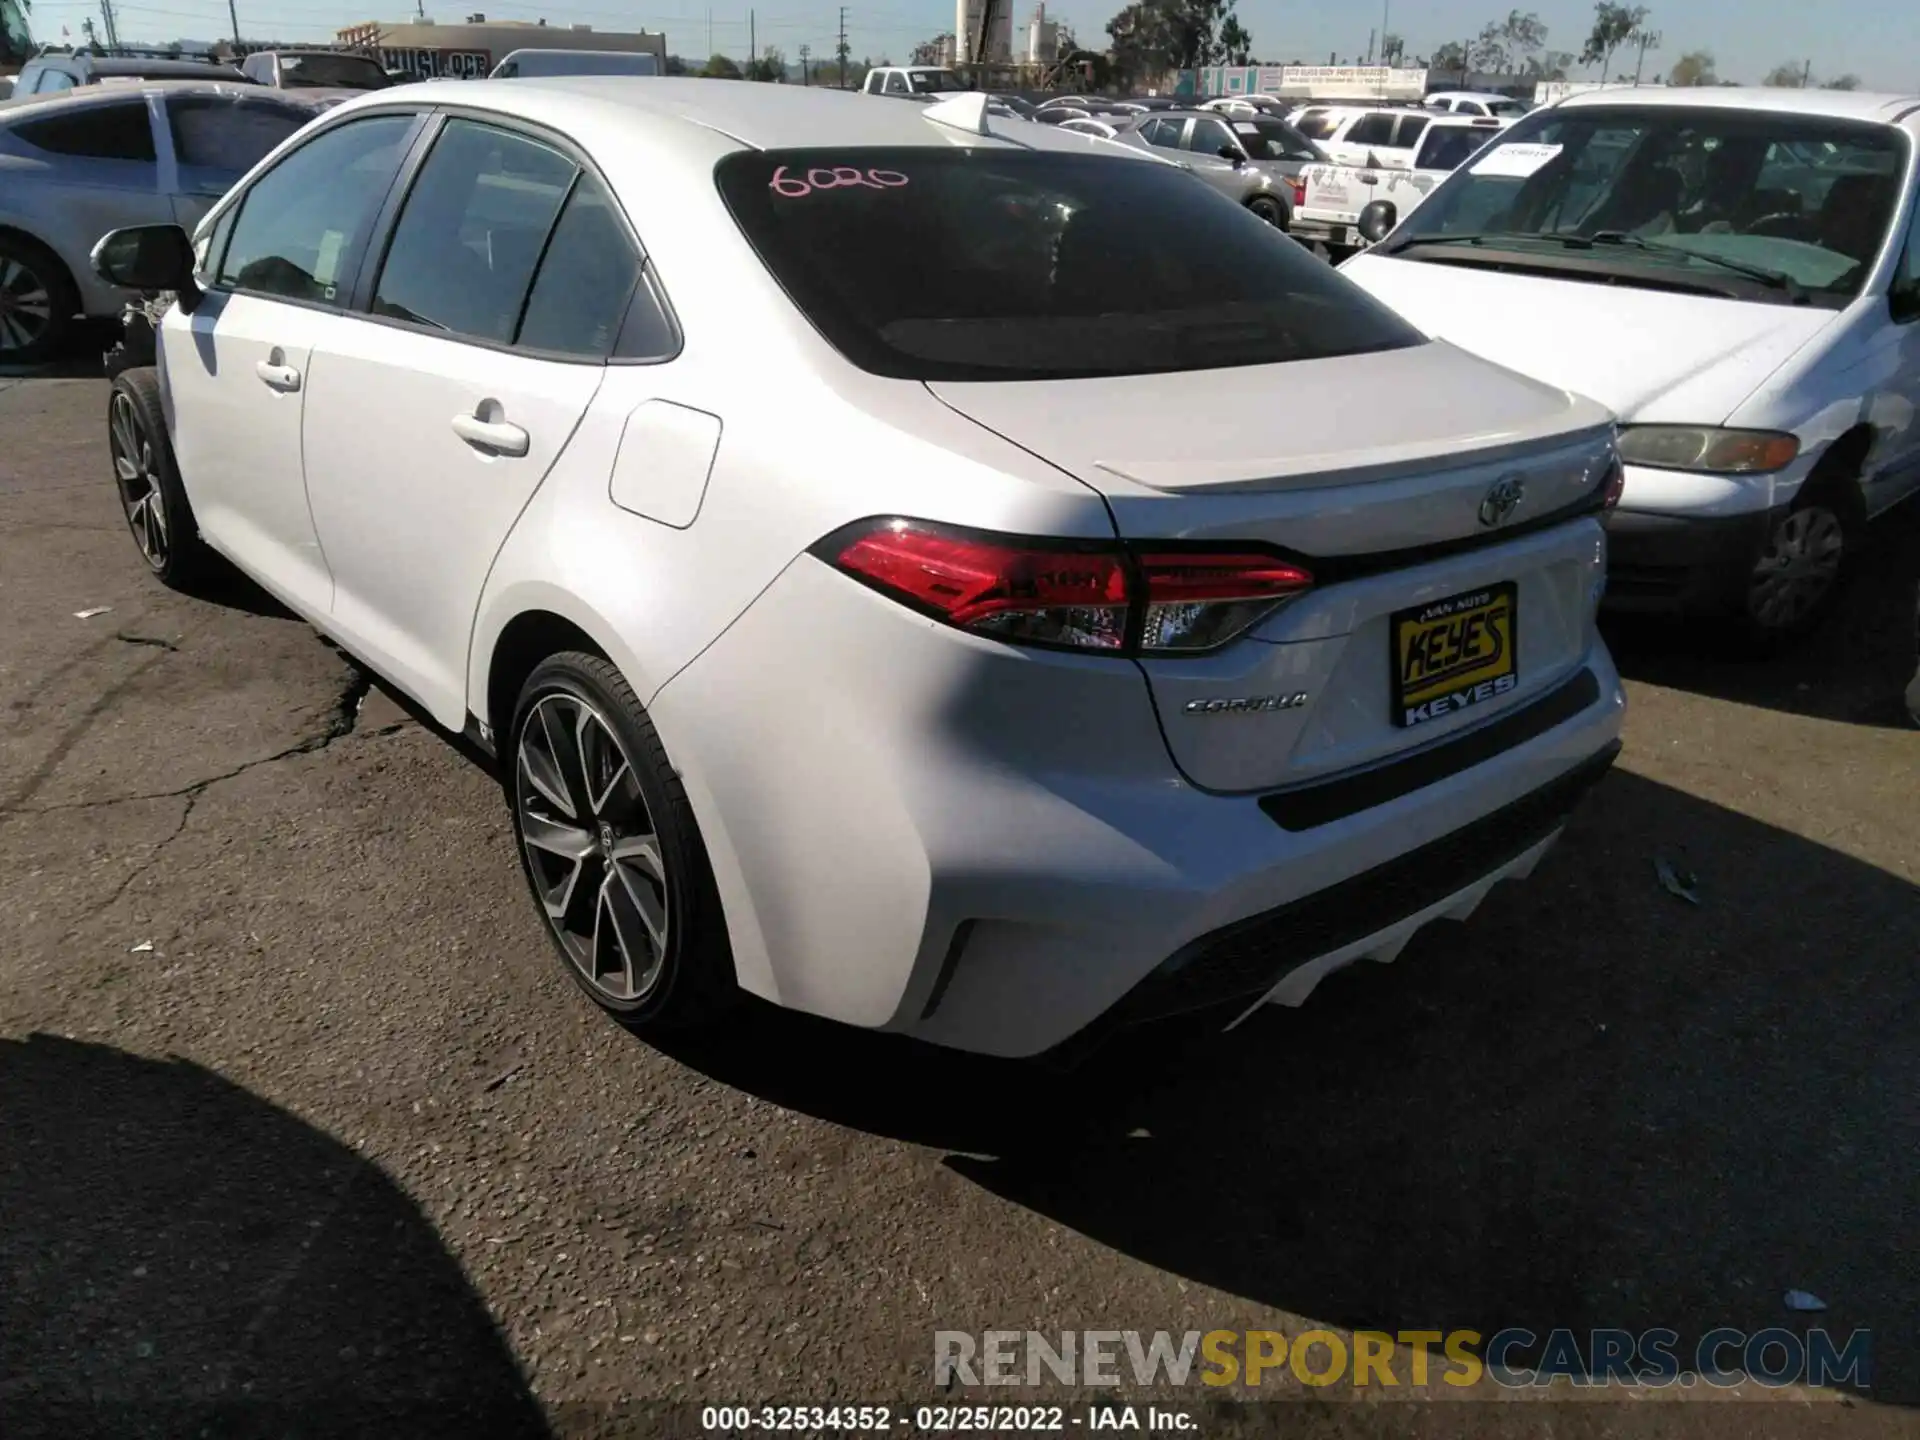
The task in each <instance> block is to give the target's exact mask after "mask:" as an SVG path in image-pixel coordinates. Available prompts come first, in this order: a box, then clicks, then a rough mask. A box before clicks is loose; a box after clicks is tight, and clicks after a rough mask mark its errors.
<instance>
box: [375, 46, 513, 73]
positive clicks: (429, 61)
mask: <svg viewBox="0 0 1920 1440" xmlns="http://www.w3.org/2000/svg"><path fill="white" fill-rule="evenodd" d="M380 63H381V65H382V66H384V67H385V68H386V69H388V70H400V71H404V72H405V73H406V74H408V75H410V76H412V77H413V78H414V79H415V80H484V79H486V78H487V76H488V75H489V74H491V73H492V72H493V54H492V52H491V51H487V50H415V49H405V50H384V49H383V50H382V51H381V52H380Z"/></svg>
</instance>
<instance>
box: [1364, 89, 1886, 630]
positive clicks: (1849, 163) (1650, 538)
mask: <svg viewBox="0 0 1920 1440" xmlns="http://www.w3.org/2000/svg"><path fill="white" fill-rule="evenodd" d="M1917 148H1920V99H1916V98H1911V97H1904V96H1884V95H1868V94H1861V93H1848V92H1844V91H1833V90H1793V91H1773V90H1741V89H1700V90H1678V89H1676V90H1660V89H1652V88H1645V87H1643V88H1639V89H1619V90H1606V91H1598V92H1591V93H1588V94H1583V95H1576V96H1573V97H1571V98H1569V99H1565V100H1562V101H1560V102H1559V103H1558V104H1556V105H1553V106H1549V107H1547V108H1544V109H1541V110H1536V111H1535V112H1534V113H1532V114H1531V115H1528V116H1527V117H1526V118H1525V119H1523V120H1521V121H1519V122H1518V123H1517V124H1515V125H1514V126H1513V127H1512V128H1510V129H1509V130H1507V131H1506V132H1505V133H1504V134H1503V135H1502V136H1501V137H1500V139H1499V140H1498V141H1497V142H1496V143H1495V144H1493V145H1490V146H1489V147H1488V148H1487V149H1486V150H1484V151H1482V152H1481V153H1480V154H1479V155H1477V156H1475V157H1474V159H1473V161H1472V162H1471V163H1470V164H1468V165H1466V166H1464V167H1463V168H1461V169H1459V170H1456V171H1455V172H1454V173H1453V175H1452V176H1451V177H1450V178H1449V179H1448V180H1447V181H1446V182H1445V183H1444V184H1442V185H1441V186H1440V187H1439V188H1438V189H1437V190H1435V191H1434V193H1433V194H1432V195H1431V196H1430V197H1429V198H1428V199H1427V200H1426V202H1425V203H1424V204H1422V205H1421V206H1420V208H1419V209H1418V210H1416V211H1414V213H1413V214H1411V215H1409V216H1408V217H1406V219H1405V220H1403V221H1400V222H1399V224H1398V228H1393V227H1392V223H1391V220H1392V217H1379V218H1380V219H1381V222H1382V223H1381V228H1383V229H1391V231H1392V233H1391V235H1390V236H1389V237H1388V239H1387V240H1386V242H1385V243H1384V244H1380V245H1376V246H1374V247H1373V248H1372V249H1371V250H1369V251H1367V252H1366V253H1365V254H1362V255H1359V256H1356V257H1355V258H1354V259H1352V260H1350V261H1348V262H1347V264H1346V265H1345V266H1344V267H1343V269H1344V273H1346V274H1348V275H1350V276H1351V277H1352V278H1353V279H1354V280H1355V281H1356V282H1357V283H1359V284H1360V285H1362V286H1364V287H1365V288H1366V289H1368V290H1369V291H1371V292H1372V293H1373V294H1374V295H1376V296H1378V297H1379V298H1381V299H1382V300H1385V301H1386V302H1387V303H1388V304H1390V305H1392V306H1393V307H1394V308H1395V309H1397V310H1399V311H1400V312H1401V313H1402V314H1403V315H1405V316H1406V317H1407V318H1408V319H1410V320H1412V321H1413V322H1414V323H1415V324H1416V325H1419V326H1420V327H1421V328H1422V329H1424V330H1426V331H1427V332H1428V333H1430V334H1432V335H1436V336H1440V337H1443V338H1445V339H1447V340H1450V341H1452V342H1453V343H1455V344H1458V345H1459V346H1461V347H1462V348H1463V349H1467V350H1471V351H1473V352H1475V353H1477V354H1480V355H1483V356H1485V357H1487V358H1489V359H1492V360H1497V361H1499V362H1500V363H1502V364H1506V365H1510V366H1512V367H1513V368H1514V369H1516V370H1520V371H1523V372H1525V373H1527V374H1530V375H1533V376H1536V377H1538V378H1540V379H1542V380H1544V381H1546V382H1547V383H1549V384H1553V385H1560V386H1565V387H1566V388H1568V389H1571V390H1578V391H1582V392H1585V393H1587V394H1589V395H1592V396H1594V397H1595V398H1596V399H1598V400H1600V401H1602V402H1603V403H1605V404H1607V405H1609V406H1611V407H1612V408H1613V409H1614V410H1615V411H1616V412H1617V413H1618V414H1619V417H1620V421H1621V425H1622V430H1621V437H1620V447H1621V451H1622V453H1623V454H1624V456H1625V457H1626V461H1627V479H1626V493H1625V498H1624V499H1623V500H1622V501H1621V505H1620V508H1619V510H1618V512H1617V513H1616V514H1615V515H1614V516H1613V517H1612V520H1611V522H1610V525H1609V531H1610V534H1609V547H1610V550H1611V555H1612V559H1611V565H1610V575H1609V580H1608V586H1607V594H1608V599H1609V601H1610V602H1611V603H1612V604H1614V605H1617V606H1619V607H1620V608H1623V609H1624V608H1636V609H1647V610H1656V611H1662V612H1668V613H1673V612H1679V613H1683V614H1713V615H1732V616H1735V617H1738V619H1739V620H1740V621H1741V622H1742V624H1743V626H1744V628H1745V629H1746V630H1747V631H1748V632H1749V634H1750V635H1751V636H1752V637H1753V638H1756V639H1759V640H1771V639H1777V638H1780V637H1783V636H1786V635H1791V634H1794V633H1797V632H1799V631H1802V630H1805V629H1806V628H1808V627H1809V626H1811V625H1812V624H1814V623H1815V622H1816V621H1817V620H1818V619H1819V617H1820V615H1821V613H1822V611H1823V610H1824V609H1825V608H1826V607H1827V605H1828V604H1829V603H1830V602H1831V600H1832V599H1833V596H1834V594H1835V592H1836V582H1837V581H1838V580H1839V579H1840V577H1841V575H1842V572H1843V567H1844V565H1845V563H1846V562H1847V560H1848V558H1849V557H1850V556H1851V555H1853V554H1854V553H1855V551H1856V548H1857V542H1858V541H1859V539H1860V531H1861V527H1862V526H1863V525H1864V524H1865V523H1866V522H1867V521H1868V520H1869V519H1871V518H1872V517H1873V516H1875V515H1878V514H1879V513H1880V512H1882V511H1883V510H1885V509H1886V508H1887V507H1888V506H1890V505H1892V504H1894V503H1895V502H1896V501H1897V500H1899V499H1901V498H1902V497H1903V496H1905V495H1908V494H1910V493H1912V491H1913V490H1914V489H1915V488H1916V487H1920V219H1917V218H1916V215H1915V195H1916V191H1917V190H1920V185H1917V184H1916V179H1915V169H1914V156H1915V153H1916V149H1917Z"/></svg>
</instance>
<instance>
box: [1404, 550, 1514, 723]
mask: <svg viewBox="0 0 1920 1440" xmlns="http://www.w3.org/2000/svg"><path fill="white" fill-rule="evenodd" d="M1476 620H1477V621H1478V623H1477V624H1476V623H1475V621H1476ZM1456 624H1458V625H1460V626H1461V627H1462V631H1463V633H1462V634H1460V635H1457V636H1453V637H1452V644H1451V647H1449V646H1448V644H1447V643H1446V641H1444V640H1443V642H1442V643H1441V645H1440V646H1439V647H1437V648H1441V649H1446V648H1456V649H1457V648H1460V647H1461V646H1462V645H1464V644H1467V643H1471V645H1472V646H1473V652H1474V653H1473V654H1472V655H1470V656H1468V657H1467V658H1466V659H1453V660H1450V661H1447V662H1446V663H1442V664H1440V665H1438V666H1437V667H1429V665H1428V664H1427V663H1426V662H1427V661H1430V660H1431V659H1432V658H1435V657H1433V656H1431V654H1430V653H1429V655H1428V656H1426V657H1423V664H1422V667H1421V670H1420V673H1418V674H1415V673H1414V665H1413V656H1412V654H1411V653H1410V652H1411V650H1412V647H1413V646H1414V645H1416V644H1417V645H1419V646H1420V648H1421V649H1422V650H1425V651H1428V652H1431V651H1432V650H1434V649H1435V648H1436V646H1435V645H1434V642H1432V641H1431V640H1428V639H1426V638H1424V637H1427V636H1431V635H1434V634H1439V635H1441V636H1443V637H1445V636H1447V635H1448V632H1449V631H1451V630H1452V629H1453V628H1454V626H1455V625H1456ZM1387 641H1388V652H1387V660H1388V663H1389V665H1390V666H1391V667H1392V672H1391V673H1392V684H1391V687H1390V689H1391V701H1392V720H1393V723H1394V726H1395V727H1396V728H1398V729H1401V730H1406V729H1410V728H1412V727H1413V726H1416V725H1424V724H1427V723H1429V722H1431V721H1434V720H1438V719H1440V718H1441V717H1442V716H1446V715H1452V714H1455V713H1457V712H1458V711H1461V710H1465V709H1468V708H1470V707H1472V706H1475V705H1481V704H1485V703H1486V702H1488V701H1490V700H1495V699H1497V698H1499V697H1500V696H1502V695H1509V694H1512V693H1513V691H1514V690H1515V689H1517V688H1518V687H1519V684H1520V586H1519V584H1518V583H1517V582H1515V581H1512V580H1499V581H1495V582H1494V583H1493V584H1491V585H1478V586H1475V587H1474V588H1473V589H1471V590H1462V591H1460V592H1458V593H1457V594H1453V595H1447V596H1444V597H1442V598H1441V599H1439V600H1431V601H1428V602H1427V603H1426V604H1424V605H1410V606H1408V607H1407V608H1406V609H1404V610H1396V611H1395V612H1394V613H1393V617H1392V619H1391V621H1390V622H1389V624H1388V626H1387ZM1489 641H1491V647H1492V648H1491V653H1489V650H1488V643H1487V642H1489Z"/></svg>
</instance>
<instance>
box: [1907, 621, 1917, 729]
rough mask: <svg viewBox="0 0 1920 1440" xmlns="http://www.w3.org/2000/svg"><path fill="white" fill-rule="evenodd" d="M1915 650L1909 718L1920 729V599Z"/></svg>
mask: <svg viewBox="0 0 1920 1440" xmlns="http://www.w3.org/2000/svg"><path fill="white" fill-rule="evenodd" d="M1913 649H1914V657H1913V663H1914V671H1913V679H1912V680H1910V681H1908V682H1907V718H1908V719H1910V720H1911V721H1913V723H1914V725H1915V726H1917V727H1920V597H1916V599H1915V602H1914V615H1913Z"/></svg>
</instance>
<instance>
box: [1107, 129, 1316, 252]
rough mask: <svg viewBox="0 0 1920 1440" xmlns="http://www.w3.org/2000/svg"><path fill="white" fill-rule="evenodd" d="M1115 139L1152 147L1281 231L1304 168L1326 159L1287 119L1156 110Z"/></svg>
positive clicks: (1295, 196) (1142, 147) (1296, 198)
mask: <svg viewBox="0 0 1920 1440" xmlns="http://www.w3.org/2000/svg"><path fill="white" fill-rule="evenodd" d="M1116 130H1117V132H1118V133H1116V134H1115V135H1114V137H1113V138H1114V140H1115V141H1116V142H1117V143H1119V144H1122V145H1132V146H1135V147H1137V148H1139V149H1142V150H1150V151H1152V152H1153V153H1154V154H1156V155H1159V156H1161V157H1162V158H1163V159H1168V160H1173V161H1176V162H1177V163H1179V164H1181V165H1184V166H1185V167H1186V168H1187V169H1189V170H1191V171H1193V173H1194V174H1196V175H1198V176H1199V177H1200V178H1201V179H1203V180H1205V181H1206V182H1207V183H1208V184H1209V185H1211V186H1213V188H1214V189H1216V190H1218V191H1219V192H1220V193H1221V194H1223V195H1225V196H1226V197H1227V198H1228V199H1229V200H1235V201H1238V202H1239V203H1240V204H1242V205H1245V206H1246V207H1247V208H1248V209H1249V210H1251V211H1253V213H1254V214H1256V215H1258V216H1259V217H1260V218H1261V219H1262V220H1265V221H1266V222H1267V223H1268V224H1270V225H1277V226H1279V227H1280V228H1281V229H1282V230H1284V229H1286V228H1287V224H1288V222H1289V221H1290V220H1291V219H1292V217H1293V208H1294V206H1295V205H1296V204H1297V203H1298V201H1299V192H1298V189H1297V187H1296V186H1295V184H1294V181H1295V180H1297V179H1298V177H1299V174H1300V172H1301V170H1303V169H1304V168H1305V167H1306V166H1308V165H1312V164H1314V163H1316V162H1320V161H1324V160H1325V159H1326V158H1327V157H1326V156H1325V155H1324V154H1322V153H1321V152H1320V150H1319V147H1318V146H1316V145H1315V144H1314V143H1313V142H1312V141H1311V140H1309V139H1307V138H1306V137H1305V136H1304V135H1302V134H1300V132H1299V131H1297V130H1295V129H1294V128H1293V127H1292V126H1290V125H1288V124H1287V123H1286V122H1285V121H1283V120H1274V119H1270V118H1268V117H1266V116H1259V117H1247V116H1239V115H1220V114H1214V113H1210V112H1208V111H1204V110H1158V111H1149V112H1148V113H1146V114H1144V115H1136V116H1134V117H1133V118H1132V119H1130V120H1127V121H1124V122H1122V123H1121V124H1119V125H1118V126H1117V127H1116Z"/></svg>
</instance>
